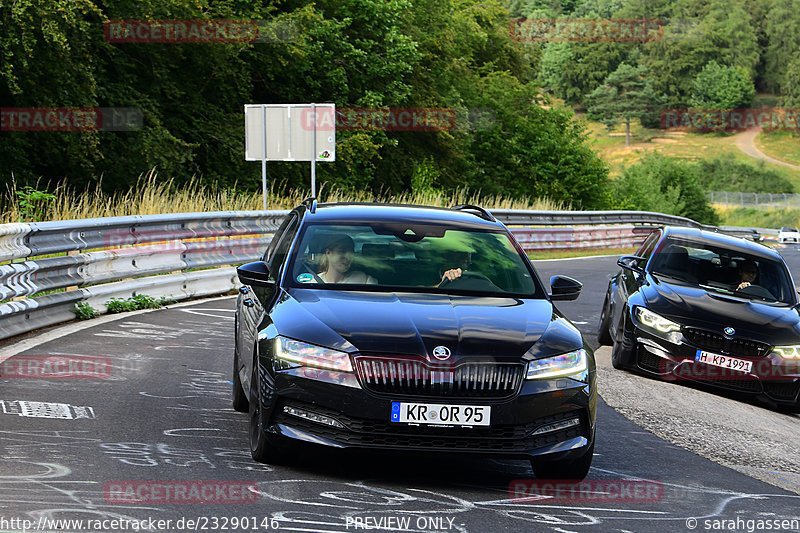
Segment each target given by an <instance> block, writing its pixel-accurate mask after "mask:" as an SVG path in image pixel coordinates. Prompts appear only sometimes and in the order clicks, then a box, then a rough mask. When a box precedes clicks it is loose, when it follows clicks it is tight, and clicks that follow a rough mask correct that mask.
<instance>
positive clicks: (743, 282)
mask: <svg viewBox="0 0 800 533" xmlns="http://www.w3.org/2000/svg"><path fill="white" fill-rule="evenodd" d="M757 275H758V268H757V267H756V263H755V261H753V260H752V259H745V260H744V261H742V262H741V263H739V279H740V281H739V285H737V286H736V290H737V291H740V290H742V289H744V288H745V287H749V286H750V285H752V284H753V283H755V281H756V276H757Z"/></svg>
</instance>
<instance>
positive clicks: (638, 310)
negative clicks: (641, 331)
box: [633, 307, 681, 333]
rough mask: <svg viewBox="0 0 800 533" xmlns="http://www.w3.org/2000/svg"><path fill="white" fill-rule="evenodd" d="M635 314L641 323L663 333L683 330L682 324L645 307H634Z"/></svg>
mask: <svg viewBox="0 0 800 533" xmlns="http://www.w3.org/2000/svg"><path fill="white" fill-rule="evenodd" d="M633 313H634V314H635V315H636V319H637V320H638V321H639V322H641V323H642V324H644V325H645V326H647V327H648V328H652V329H654V330H656V331H660V332H661V333H669V332H670V331H680V330H681V325H680V324H677V323H675V322H673V321H672V320H669V319H666V318H664V317H663V316H661V315H658V314H656V313H654V312H652V311H650V310H649V309H645V308H644V307H634V308H633Z"/></svg>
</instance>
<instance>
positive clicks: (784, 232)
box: [778, 226, 800, 243]
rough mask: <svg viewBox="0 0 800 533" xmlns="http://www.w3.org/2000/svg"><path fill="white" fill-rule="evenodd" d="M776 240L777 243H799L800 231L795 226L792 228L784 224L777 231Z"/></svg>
mask: <svg viewBox="0 0 800 533" xmlns="http://www.w3.org/2000/svg"><path fill="white" fill-rule="evenodd" d="M778 242H779V243H787V242H794V243H800V231H798V229H797V228H793V227H790V226H786V227H783V228H781V231H780V232H779V233H778Z"/></svg>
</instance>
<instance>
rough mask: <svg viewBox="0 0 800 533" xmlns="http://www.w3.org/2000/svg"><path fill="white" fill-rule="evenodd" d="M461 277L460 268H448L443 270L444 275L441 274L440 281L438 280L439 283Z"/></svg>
mask: <svg viewBox="0 0 800 533" xmlns="http://www.w3.org/2000/svg"><path fill="white" fill-rule="evenodd" d="M460 277H461V269H460V268H451V269H450V270H445V272H444V275H443V276H442V281H440V282H439V284H440V285H441V284H442V283H444V282H445V281H453V280H454V279H457V278H460Z"/></svg>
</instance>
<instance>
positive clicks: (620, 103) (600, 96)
mask: <svg viewBox="0 0 800 533" xmlns="http://www.w3.org/2000/svg"><path fill="white" fill-rule="evenodd" d="M645 74H646V71H645V69H644V67H633V66H631V65H628V64H626V63H622V64H621V65H620V66H619V67H618V68H617V70H615V71H614V72H612V73H611V74H609V75H608V77H607V78H606V79H605V80H604V81H603V85H601V86H600V87H598V88H597V89H595V90H594V91H592V94H590V95H589V96H587V98H586V103H587V106H588V111H589V113H588V116H589V118H592V119H597V120H600V121H601V122H602V123H604V124H606V125H607V126H609V127H610V126H613V125H614V124H617V123H619V122H623V123H625V125H626V126H627V127H626V138H625V141H626V144H628V145H629V144H630V123H631V120H633V119H637V118H638V119H641V118H642V117H644V116H645V114H647V113H648V112H652V111H653V110H654V109H657V108H658V106H659V104H660V103H661V99H660V98H659V97H658V95H656V93H655V91H654V90H653V85H652V83H651V81H650V80H649V79H647V78H646V77H645Z"/></svg>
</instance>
